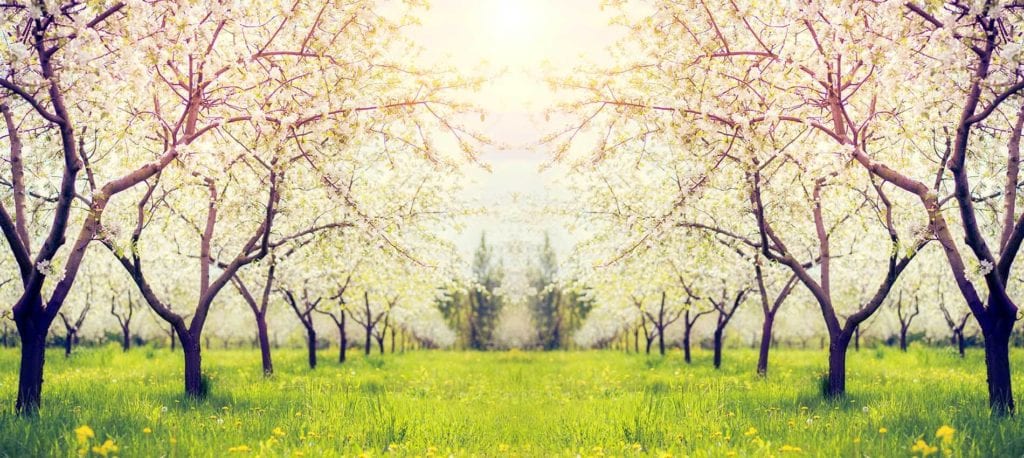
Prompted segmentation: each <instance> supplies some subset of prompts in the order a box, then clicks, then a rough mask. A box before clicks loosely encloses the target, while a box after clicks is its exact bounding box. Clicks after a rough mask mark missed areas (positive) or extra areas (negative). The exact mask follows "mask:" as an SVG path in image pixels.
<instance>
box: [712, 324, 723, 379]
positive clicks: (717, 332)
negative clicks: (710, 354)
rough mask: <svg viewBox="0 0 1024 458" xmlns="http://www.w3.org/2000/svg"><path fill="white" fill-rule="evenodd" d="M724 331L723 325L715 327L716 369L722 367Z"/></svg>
mask: <svg viewBox="0 0 1024 458" xmlns="http://www.w3.org/2000/svg"><path fill="white" fill-rule="evenodd" d="M724 331H725V330H724V329H722V328H721V327H717V328H715V337H714V348H715V358H714V366H715V369H719V368H721V367H722V333H723V332H724Z"/></svg>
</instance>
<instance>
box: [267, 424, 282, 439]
mask: <svg viewBox="0 0 1024 458" xmlns="http://www.w3.org/2000/svg"><path fill="white" fill-rule="evenodd" d="M270 433H271V434H273V435H274V436H277V437H284V430H283V429H281V427H280V426H278V427H276V428H274V430H273V431H271V432H270Z"/></svg>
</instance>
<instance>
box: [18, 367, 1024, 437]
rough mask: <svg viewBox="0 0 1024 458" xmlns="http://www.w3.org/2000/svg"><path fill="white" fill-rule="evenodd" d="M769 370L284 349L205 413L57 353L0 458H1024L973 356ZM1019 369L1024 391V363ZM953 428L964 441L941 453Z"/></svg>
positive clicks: (168, 372)
mask: <svg viewBox="0 0 1024 458" xmlns="http://www.w3.org/2000/svg"><path fill="white" fill-rule="evenodd" d="M324 356H328V355H327V354H326V352H325V355H324ZM774 356H775V357H774V359H773V362H772V363H773V366H772V368H771V377H770V378H769V379H768V380H767V381H764V380H760V379H758V378H757V377H755V376H754V375H753V368H754V362H755V358H756V354H755V353H754V352H752V351H750V350H731V351H729V352H727V353H726V362H725V364H724V367H723V370H722V371H720V372H716V371H714V370H713V369H711V368H710V355H706V354H703V353H698V357H697V359H696V360H695V362H694V364H693V365H692V366H687V365H685V364H683V362H682V361H681V359H682V358H681V356H680V355H678V354H672V355H670V356H669V357H668V358H666V359H661V358H658V357H646V356H637V355H626V354H622V353H617V352H585V353H521V352H509V353H457V352H456V353H450V352H414V353H407V354H402V355H386V356H385V357H384V358H379V357H376V356H375V357H373V358H371V359H366V360H364V359H362V358H355V359H353V360H352V361H350V362H348V363H346V364H345V365H344V366H339V365H337V364H336V363H333V362H330V361H329V360H327V361H325V362H324V364H322V365H321V367H319V368H318V369H316V370H314V371H310V370H309V369H307V368H305V367H304V358H305V356H304V354H303V353H302V352H301V351H299V350H280V351H278V352H277V353H276V354H275V357H276V367H277V371H278V372H277V374H276V375H275V376H274V377H273V378H271V379H264V378H263V377H262V376H261V375H260V369H259V354H258V352H256V351H250V350H230V351H216V350H215V351H209V352H206V354H205V361H204V363H205V365H206V367H207V369H208V373H209V376H210V379H211V388H212V394H211V396H210V397H209V398H208V399H206V400H204V401H201V402H195V401H190V400H188V399H186V398H184V397H183V396H182V394H181V392H182V387H181V381H180V377H181V360H180V355H178V354H173V355H172V354H171V353H169V352H168V350H166V349H147V348H139V349H134V350H132V351H131V352H130V353H128V354H122V353H121V352H120V350H119V349H116V348H113V347H107V348H101V349H82V350H81V351H79V352H78V353H77V354H76V355H75V356H74V357H72V359H71V360H65V359H64V358H63V357H62V356H61V355H60V354H59V353H58V352H56V351H54V352H52V354H51V355H50V358H49V360H48V362H47V377H46V384H45V386H44V402H43V407H42V411H41V413H40V417H39V418H38V419H31V420H25V419H21V418H18V417H15V416H13V414H12V410H13V409H12V406H13V403H14V399H13V396H14V391H15V386H16V382H17V379H16V374H17V361H18V359H17V353H16V351H14V350H9V349H8V350H3V351H0V404H2V405H3V406H4V412H3V413H2V414H0V450H2V452H3V453H2V454H0V455H8V456H38V455H54V456H77V455H78V452H79V450H80V449H82V448H83V446H82V445H81V444H80V443H79V442H78V440H77V438H76V434H75V431H74V430H75V429H76V428H78V427H80V426H83V425H87V426H89V427H90V428H91V429H92V430H93V431H94V433H95V436H94V437H91V438H87V439H86V440H85V441H84V442H85V444H84V445H85V446H87V448H89V449H90V451H89V453H92V451H91V447H93V446H100V445H101V444H102V443H103V442H104V441H106V440H107V439H111V440H112V441H113V444H115V445H116V447H117V448H118V450H119V451H118V454H119V455H120V456H161V455H168V456H220V455H224V454H228V453H229V452H230V451H231V450H234V452H231V453H240V454H241V453H251V454H261V455H264V456H294V455H296V454H300V453H301V454H305V455H306V456H323V455H328V456H330V455H347V456H354V455H359V454H360V453H364V452H365V453H367V454H369V455H374V456H376V455H381V454H383V453H384V452H386V451H390V452H392V453H393V454H396V455H411V456H416V455H419V456H430V455H436V456H448V455H449V454H454V455H457V456H462V455H477V456H494V455H508V454H514V455H520V456H551V455H558V456H575V455H577V454H579V455H582V456H601V455H605V456H635V455H648V454H650V455H660V454H662V453H669V454H671V455H673V456H684V455H689V456H726V455H729V454H732V453H735V454H737V455H738V456H767V455H781V454H791V453H792V454H802V455H805V456H836V455H844V456H853V455H858V456H859V455H870V456H909V455H911V454H913V452H912V447H914V445H915V443H917V442H918V440H923V441H924V442H925V443H926V444H927V446H928V447H934V448H935V449H936V450H938V453H942V452H948V453H950V454H952V455H954V456H960V455H962V456H994V455H999V456H1019V455H1021V454H1022V453H1024V427H1022V425H1021V421H1020V420H1019V419H1011V420H998V421H997V420H991V419H990V418H989V414H988V408H987V404H986V395H985V392H984V380H985V376H984V371H983V367H984V366H983V361H982V359H981V353H980V352H979V351H975V352H973V353H972V354H970V355H969V357H968V359H967V360H965V361H961V360H960V359H959V358H958V357H956V356H955V355H954V354H953V353H951V352H949V351H946V350H942V349H923V348H919V349H914V350H912V351H911V353H909V354H901V353H900V352H898V351H894V350H891V349H878V350H873V349H872V350H862V351H861V352H859V353H853V352H851V367H850V379H849V381H848V389H849V395H848V397H847V398H846V399H844V400H842V401H838V402H835V403H828V402H825V401H822V400H821V398H820V396H819V394H818V389H819V388H818V386H819V384H818V380H819V377H820V372H821V370H822V369H823V366H824V355H823V354H822V353H819V352H817V351H796V350H780V351H777V352H776V353H775V355H774ZM1015 356H1017V355H1015ZM1014 366H1015V368H1017V374H1018V378H1017V379H1018V380H1020V377H1019V375H1020V373H1021V371H1020V369H1021V368H1022V367H1024V360H1022V359H1021V358H1020V357H1017V358H1015V360H1014ZM1018 386H1020V385H1019V384H1018ZM942 426H950V427H952V428H953V429H954V430H955V432H953V433H952V434H951V436H950V437H949V438H948V439H946V440H943V439H942V438H940V437H936V432H937V431H938V430H939V428H940V427H942ZM883 431H884V432H883ZM944 433H948V431H944ZM797 449H799V451H797Z"/></svg>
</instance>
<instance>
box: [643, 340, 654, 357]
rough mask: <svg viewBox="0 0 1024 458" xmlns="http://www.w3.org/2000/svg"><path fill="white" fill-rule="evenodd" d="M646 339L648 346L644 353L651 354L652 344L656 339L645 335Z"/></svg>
mask: <svg viewBox="0 0 1024 458" xmlns="http://www.w3.org/2000/svg"><path fill="white" fill-rule="evenodd" d="M644 340H646V341H647V346H646V347H644V353H646V354H648V355H649V354H651V344H653V343H654V339H652V338H650V337H645V338H644Z"/></svg>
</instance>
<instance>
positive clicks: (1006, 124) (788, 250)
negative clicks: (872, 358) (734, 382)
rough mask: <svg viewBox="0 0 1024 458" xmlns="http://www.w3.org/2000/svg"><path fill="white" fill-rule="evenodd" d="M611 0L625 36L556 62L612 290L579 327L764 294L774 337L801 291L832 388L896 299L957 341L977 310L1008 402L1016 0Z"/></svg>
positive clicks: (907, 312) (569, 136)
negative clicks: (586, 56)
mask: <svg viewBox="0 0 1024 458" xmlns="http://www.w3.org/2000/svg"><path fill="white" fill-rule="evenodd" d="M612 3H613V4H614V6H617V7H619V8H620V11H621V15H620V18H619V20H618V22H619V23H620V24H623V25H624V26H625V27H628V29H629V33H628V36H627V37H626V38H625V39H624V40H623V42H622V43H620V44H619V45H618V46H617V47H616V49H615V50H614V55H613V61H614V64H613V65H611V66H606V68H593V66H591V67H587V68H582V69H580V70H579V71H577V72H574V73H573V74H571V75H566V76H564V77H554V78H552V83H553V84H554V85H556V86H558V87H560V88H563V89H564V90H565V91H566V92H567V93H569V94H573V95H572V96H570V97H569V99H570V100H569V101H568V102H567V103H566V104H565V105H564V106H563V107H561V110H562V111H563V112H564V113H567V114H568V115H569V117H570V118H571V121H570V122H568V125H567V127H566V128H565V129H564V130H560V131H557V132H554V133H552V134H550V135H549V136H548V138H547V139H546V141H547V142H549V144H551V145H553V148H554V149H555V154H556V160H560V161H562V162H563V163H565V164H567V165H569V166H570V167H571V168H572V169H573V170H574V171H575V172H576V173H575V174H574V178H575V180H576V189H577V191H578V194H579V196H580V198H579V199H577V201H578V202H579V204H580V206H579V207H578V213H579V214H580V215H583V218H584V219H585V224H586V225H587V227H588V230H589V231H590V233H591V234H592V235H591V236H590V237H589V239H588V241H587V242H585V243H584V244H583V245H582V246H581V247H580V248H579V250H578V252H579V257H580V258H581V261H580V262H579V264H580V265H584V266H598V268H597V269H592V268H584V269H581V270H582V272H581V274H579V275H577V278H578V279H579V280H580V281H582V282H583V283H584V284H587V285H589V286H590V287H592V288H593V289H594V290H595V292H596V294H597V298H598V302H599V303H600V304H602V307H604V308H607V309H608V310H606V311H602V312H600V313H598V311H595V312H594V313H592V314H591V315H592V317H593V319H595V320H597V319H598V318H599V317H602V316H603V317H604V318H600V319H599V321H594V322H593V324H591V323H588V324H587V325H585V331H586V334H584V337H585V339H586V340H588V341H591V342H601V341H602V340H604V341H609V340H613V339H616V338H620V337H622V335H623V334H628V333H630V332H635V331H633V329H634V327H635V324H633V323H636V322H637V321H639V322H640V328H641V329H645V330H646V331H645V334H646V335H647V337H648V340H649V339H650V338H651V335H655V336H657V335H658V334H659V332H658V329H660V328H659V326H662V325H664V324H665V323H666V322H667V321H671V320H685V323H686V328H687V329H688V328H689V323H690V320H692V319H696V318H695V316H697V315H699V314H701V313H704V312H707V313H708V315H709V317H711V318H710V320H711V321H714V322H715V330H714V335H715V336H718V335H719V334H721V333H722V332H723V328H725V327H726V326H727V325H728V324H729V323H730V322H732V320H733V318H732V317H733V315H734V313H736V312H735V310H736V308H737V306H742V303H743V302H744V301H745V300H750V301H752V302H754V303H757V304H759V305H760V309H761V310H760V312H761V313H760V315H761V318H762V321H763V334H764V336H763V339H762V340H763V342H770V341H771V337H770V336H771V335H772V332H773V329H774V328H773V326H774V325H775V320H776V316H777V314H778V313H780V312H779V310H780V307H781V308H782V309H783V310H785V309H786V308H789V307H791V306H789V305H786V304H788V303H789V302H809V303H811V304H814V309H815V313H814V315H817V316H818V317H820V319H819V320H816V321H818V328H819V329H823V331H824V332H823V334H824V335H825V336H826V337H827V340H828V345H827V346H828V376H827V380H826V383H824V386H825V394H826V395H827V396H829V397H836V396H841V395H843V393H844V392H845V383H846V355H847V351H848V349H849V347H850V345H851V343H853V344H855V345H856V340H857V338H858V335H859V333H860V332H861V329H862V327H863V326H866V325H869V324H866V323H870V322H869V321H868V320H870V319H871V318H872V317H873V316H876V314H877V313H878V311H879V310H882V309H883V308H885V307H887V306H886V304H890V305H889V306H888V307H892V308H895V309H896V310H897V311H898V313H897V314H896V315H897V321H900V322H902V324H903V325H908V324H910V322H911V321H912V320H913V319H914V318H916V319H921V318H917V316H918V315H923V314H926V313H927V314H931V315H934V316H938V317H941V318H940V319H942V320H944V321H945V322H946V324H948V326H949V329H950V331H951V335H952V336H954V337H955V338H956V339H957V340H958V341H961V340H963V338H964V336H965V331H964V329H965V326H966V325H965V324H964V323H965V321H966V320H972V321H973V323H974V324H972V325H971V327H972V328H973V327H974V326H976V327H977V329H978V330H979V331H980V334H981V339H982V341H983V345H984V351H985V362H986V368H987V373H986V376H987V381H988V395H989V401H990V405H991V408H992V411H993V413H994V414H996V415H1006V414H1011V413H1012V412H1013V411H1014V400H1013V393H1012V387H1011V375H1010V374H1011V371H1010V360H1009V356H1008V355H1009V348H1010V341H1011V338H1012V336H1013V332H1014V331H1013V330H1014V325H1015V323H1016V321H1017V320H1018V318H1019V312H1018V306H1017V304H1016V301H1015V299H1014V297H1015V296H1016V295H1017V292H1018V291H1019V288H1020V284H1021V282H1020V274H1019V273H1016V272H1015V271H1014V270H1013V266H1014V260H1015V259H1016V257H1017V254H1018V253H1019V249H1020V246H1021V243H1022V241H1024V217H1022V216H1021V212H1020V209H1019V208H1018V207H1019V205H1018V204H1019V200H1020V192H1019V190H1020V187H1021V178H1020V148H1021V129H1022V125H1024V97H1022V93H1024V54H1022V46H1021V43H1024V5H1021V4H1020V3H1019V2H1012V1H999V0H979V1H959V0H954V1H941V2H940V1H932V2H914V1H911V2H907V1H876V0H872V1H844V2H814V1H788V0H776V1H765V2H736V1H732V0H721V1H719V0H684V1H657V0H655V1H652V2H648V3H645V4H644V5H642V7H639V8H637V4H635V3H634V2H627V1H621V2H612ZM794 284H795V285H796V286H794ZM662 298H664V301H663V300H662ZM662 303H665V304H666V307H669V308H670V311H669V312H668V313H664V314H663V313H662V305H661V304H662ZM893 304H895V305H893ZM679 309H682V310H683V315H686V314H687V312H689V313H690V315H691V316H690V317H685V316H684V317H683V318H678V314H679V312H678V310H679ZM917 310H920V313H918V312H917ZM940 310H941V311H942V312H941V313H940ZM968 313H969V314H970V315H971V318H966V315H967V314H968ZM666 315H667V317H668V318H665V316H666ZM912 317H913V318H912ZM705 320H708V318H705ZM680 322H684V321H680ZM622 323H626V324H622ZM652 326H653V327H654V331H652V330H651V329H652V328H651V327H652ZM797 326H798V327H810V326H809V322H808V320H800V322H799V323H798V325H797ZM662 327H663V326H662ZM908 328H909V326H901V329H902V330H903V333H905V332H906V330H907V329H908ZM687 334H688V332H687ZM716 340H717V339H716ZM715 346H716V347H720V344H716V345H715ZM767 351H768V346H766V345H763V346H762V354H764V355H767ZM716 359H717V358H716ZM759 366H760V367H759V371H760V372H762V373H763V372H765V371H766V370H767V360H766V359H765V361H763V362H762V363H761V364H759Z"/></svg>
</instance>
